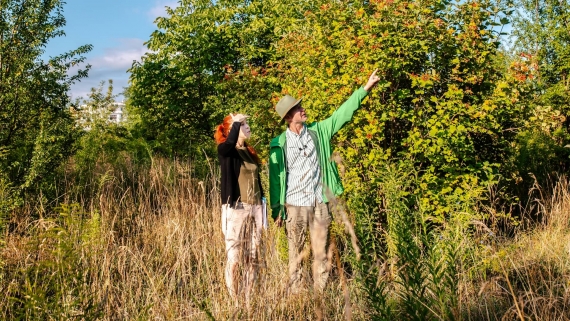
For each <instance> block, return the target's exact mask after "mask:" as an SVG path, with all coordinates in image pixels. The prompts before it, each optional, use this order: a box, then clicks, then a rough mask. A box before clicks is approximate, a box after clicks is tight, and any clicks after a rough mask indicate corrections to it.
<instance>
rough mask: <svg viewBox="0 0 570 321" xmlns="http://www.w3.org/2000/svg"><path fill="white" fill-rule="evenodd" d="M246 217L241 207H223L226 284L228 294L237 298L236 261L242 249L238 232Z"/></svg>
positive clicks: (237, 261)
mask: <svg viewBox="0 0 570 321" xmlns="http://www.w3.org/2000/svg"><path fill="white" fill-rule="evenodd" d="M246 218H247V215H246V213H245V212H244V210H243V208H240V209H238V208H230V207H226V208H225V222H226V224H225V231H224V236H225V243H226V256H227V261H226V268H225V271H224V275H225V279H226V286H227V288H228V291H229V293H230V296H231V297H232V298H233V299H234V300H237V294H238V285H239V281H238V270H237V267H238V263H239V257H240V254H241V251H242V247H243V246H242V240H241V237H240V234H241V233H240V232H241V230H242V226H243V223H244V221H245V219H246Z"/></svg>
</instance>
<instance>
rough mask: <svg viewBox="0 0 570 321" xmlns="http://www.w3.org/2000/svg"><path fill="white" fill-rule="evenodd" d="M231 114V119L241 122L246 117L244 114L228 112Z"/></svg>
mask: <svg viewBox="0 0 570 321" xmlns="http://www.w3.org/2000/svg"><path fill="white" fill-rule="evenodd" d="M230 115H231V116H232V121H233V122H234V123H235V122H238V123H241V122H243V121H244V120H245V119H246V116H245V115H244V114H230Z"/></svg>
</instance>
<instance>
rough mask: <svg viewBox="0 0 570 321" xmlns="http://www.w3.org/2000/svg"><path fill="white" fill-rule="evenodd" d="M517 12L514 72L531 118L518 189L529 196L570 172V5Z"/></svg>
mask: <svg viewBox="0 0 570 321" xmlns="http://www.w3.org/2000/svg"><path fill="white" fill-rule="evenodd" d="M516 6H517V8H518V10H517V14H516V16H515V19H514V21H513V32H512V35H513V38H514V40H515V41H514V49H515V54H516V56H515V57H514V58H513V59H512V60H513V62H512V66H513V67H514V71H515V74H514V77H515V78H517V79H518V81H519V82H521V83H525V87H526V90H525V92H524V94H525V97H524V99H522V101H523V102H524V104H526V105H527V106H529V109H530V110H532V114H530V115H529V120H530V121H529V123H528V124H527V126H526V128H525V129H524V130H523V131H521V132H520V135H519V137H518V142H517V144H516V145H515V148H514V151H513V154H514V157H515V158H516V165H517V168H516V171H517V176H518V177H520V180H522V181H523V182H524V184H518V185H519V188H520V189H522V190H523V191H527V190H528V189H529V188H530V187H531V186H532V185H533V184H534V183H535V180H537V181H538V183H539V184H540V185H542V186H545V185H546V184H547V183H548V180H550V179H552V178H553V177H556V176H557V175H558V173H565V172H567V171H568V168H569V167H570V162H569V156H570V150H569V149H568V148H566V147H565V146H567V145H568V144H569V143H570V135H569V129H570V118H569V117H568V116H569V115H570V3H569V2H568V1H567V0H533V1H530V0H518V1H516ZM529 197H531V196H530V195H529Z"/></svg>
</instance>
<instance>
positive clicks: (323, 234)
mask: <svg viewBox="0 0 570 321" xmlns="http://www.w3.org/2000/svg"><path fill="white" fill-rule="evenodd" d="M311 216H312V217H311V218H310V220H309V231H310V235H311V250H312V251H313V256H314V258H313V282H314V288H315V290H317V291H322V290H324V288H325V285H326V283H327V279H328V276H329V266H328V265H329V262H328V256H327V249H328V236H329V228H330V224H331V216H330V213H329V210H328V205H327V204H326V203H320V204H317V206H315V210H314V212H313V213H312V215H311Z"/></svg>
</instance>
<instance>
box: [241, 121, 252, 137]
mask: <svg viewBox="0 0 570 321" xmlns="http://www.w3.org/2000/svg"><path fill="white" fill-rule="evenodd" d="M250 136H251V130H250V128H249V125H248V124H247V121H245V120H244V121H243V122H242V123H241V127H240V129H239V137H240V138H243V139H248V138H249V137H250Z"/></svg>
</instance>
